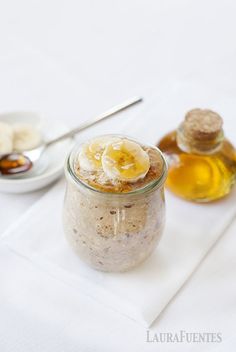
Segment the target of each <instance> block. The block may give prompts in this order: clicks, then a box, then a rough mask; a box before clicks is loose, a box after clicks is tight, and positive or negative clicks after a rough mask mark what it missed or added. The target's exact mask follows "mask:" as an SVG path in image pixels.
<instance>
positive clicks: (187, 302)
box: [0, 0, 236, 352]
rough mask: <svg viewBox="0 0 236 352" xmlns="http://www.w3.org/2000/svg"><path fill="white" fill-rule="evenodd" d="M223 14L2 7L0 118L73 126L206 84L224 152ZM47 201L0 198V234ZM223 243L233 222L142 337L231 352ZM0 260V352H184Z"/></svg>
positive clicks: (152, 1) (229, 89) (83, 5)
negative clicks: (34, 117)
mask: <svg viewBox="0 0 236 352" xmlns="http://www.w3.org/2000/svg"><path fill="white" fill-rule="evenodd" d="M235 11H236V3H235V2H234V1H233V0H231V1H229V0H224V1H223V0H221V1H219V0H214V1H213V0H211V1H210V0H204V1H203V0H199V1H191V2H190V1H187V0H178V1H174V0H167V1H161V0H146V1H144V0H136V1H134V0H120V1H119V2H118V1H116V2H114V1H108V0H100V1H99V2H98V1H97V2H95V1H92V0H89V1H86V2H85V1H84V2H78V1H76V0H67V1H66V0H57V1H55V0H51V1H42V0H41V1H39V0H35V1H30V0H22V1H20V2H19V1H16V0H10V1H8V2H2V3H1V4H0V43H1V56H0V77H1V79H0V93H1V99H0V111H1V112H4V111H12V110H33V111H39V112H41V113H42V115H43V116H46V117H47V118H51V119H59V120H62V121H65V122H66V123H67V124H68V125H70V126H75V125H77V124H78V123H79V122H82V121H84V120H86V118H88V117H90V116H93V115H94V114H96V113H98V112H101V111H103V110H104V109H106V108H108V107H110V106H112V105H113V104H116V103H119V102H121V101H122V100H124V99H126V98H128V97H131V96H134V95H142V96H144V97H147V98H148V97H150V96H152V97H157V99H158V97H159V96H161V95H163V87H165V89H167V90H168V88H166V87H168V86H169V87H173V86H175V88H176V85H178V84H179V83H181V82H185V83H186V84H190V85H191V86H194V85H195V83H196V85H197V86H198V87H199V86H200V87H201V86H202V87H205V85H206V82H207V87H208V88H207V89H208V93H209V94H211V91H214V92H215V91H216V92H217V95H218V96H220V95H221V92H222V94H224V96H225V97H229V99H230V102H231V105H230V109H231V110H230V112H229V114H231V118H229V119H228V120H230V123H231V124H230V126H227V133H228V135H229V137H230V138H231V139H232V140H233V141H234V143H235V142H236V141H235V135H236V133H235V132H236V122H234V119H233V118H232V115H233V114H234V113H235V112H236V108H235V106H236V104H235V106H233V104H232V102H234V98H235V97H234V94H235V88H236V66H235V59H236V55H235V54H236V41H235V31H236V22H235ZM61 82H63V84H61ZM172 108H173V110H174V109H175V107H172ZM233 108H234V110H232V109H233ZM164 123H165V122H164V121H163V122H162V124H164ZM111 128H112V124H111ZM129 134H132V131H130V133H129ZM47 190H48V189H47V188H46V189H43V190H41V191H37V192H33V193H30V194H24V195H10V194H1V197H0V214H1V221H0V234H2V233H3V232H4V230H6V229H7V228H8V226H9V225H11V224H12V223H14V222H15V221H17V219H18V218H19V217H20V216H21V215H22V214H23V213H24V212H25V211H26V210H27V209H28V208H29V207H30V206H31V205H32V204H33V203H34V202H36V201H37V200H38V199H39V198H40V197H41V196H42V195H43V194H44V193H45V192H47ZM235 231H236V222H234V223H233V224H232V225H231V226H230V228H229V229H228V230H227V232H226V233H225V235H224V236H223V237H222V238H221V239H220V241H218V243H217V244H216V245H215V246H214V248H213V249H212V250H211V251H210V253H209V254H208V256H207V257H206V259H205V260H204V261H203V262H202V263H201V265H200V267H199V268H198V270H197V271H196V272H195V273H194V275H193V276H192V277H191V279H189V280H188V281H187V283H186V284H185V286H184V287H183V288H182V289H181V291H180V292H179V293H178V294H177V295H176V297H175V298H174V299H173V300H172V301H171V302H170V304H169V305H168V307H167V308H166V309H165V310H164V311H163V313H162V314H161V316H160V317H159V318H158V319H157V320H156V321H155V323H154V324H153V326H152V327H151V329H150V334H152V335H154V334H155V332H159V333H160V332H170V333H172V334H174V333H178V332H179V331H180V330H185V331H187V332H203V331H205V332H220V333H222V338H223V341H222V343H218V344H217V343H208V344H197V343H194V344H191V350H192V351H233V350H234V349H235V347H236V334H235V325H236V298H235V297H236V281H235V273H236V260H235V251H234V248H235V244H236V239H235ZM0 252H1V255H0V261H1V265H0V278H1V282H2V283H3V284H2V288H3V289H1V291H0V302H1V303H0V307H1V308H0V312H1V314H0V331H1V335H2V336H1V337H0V349H1V351H4V352H5V351H7V352H8V351H24V352H27V351H67V352H70V351H111V350H112V351H120V350H121V349H122V348H123V349H125V350H127V348H128V347H127V346H129V348H128V350H129V351H157V350H158V351H185V350H186V351H189V347H190V346H189V344H186V343H179V344H178V343H155V342H153V343H152V342H147V341H146V340H147V329H145V328H143V327H141V326H139V325H138V324H137V323H135V322H133V321H131V320H129V319H128V318H125V317H123V316H121V315H119V314H118V313H114V312H112V311H110V310H109V309H107V310H106V309H105V308H104V307H100V306H99V305H98V304H97V303H96V302H93V301H91V300H90V299H89V298H87V297H82V298H81V297H80V298H79V299H76V292H74V290H73V289H72V288H70V287H67V286H66V285H63V284H62V283H60V282H56V281H55V280H53V279H52V278H50V277H48V276H47V274H44V273H43V272H41V271H40V270H38V269H37V268H35V267H33V266H32V264H31V263H29V262H27V261H25V260H24V259H23V258H20V257H19V256H17V255H16V254H14V253H12V252H10V251H9V250H8V249H7V248H6V247H4V246H0ZM57 293H58V294H57ZM29 302H30V304H29ZM71 302H76V305H75V306H74V305H72V303H71Z"/></svg>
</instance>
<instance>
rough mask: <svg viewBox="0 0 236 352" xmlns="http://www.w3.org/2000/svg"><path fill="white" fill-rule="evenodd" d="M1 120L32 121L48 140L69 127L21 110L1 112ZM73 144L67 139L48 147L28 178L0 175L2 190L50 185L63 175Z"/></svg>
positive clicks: (24, 189)
mask: <svg viewBox="0 0 236 352" xmlns="http://www.w3.org/2000/svg"><path fill="white" fill-rule="evenodd" d="M0 121H5V122H7V123H15V122H24V123H31V124H33V125H35V126H36V127H38V128H39V129H40V130H41V132H42V135H43V139H44V140H46V141H47V140H51V139H53V138H55V137H57V136H59V135H61V134H63V133H65V132H67V131H68V127H66V126H65V125H64V124H63V123H61V122H58V121H53V120H52V121H50V120H46V119H43V118H41V117H40V115H38V114H37V113H34V112H23V111H19V112H12V113H6V114H0ZM72 146H73V141H72V140H71V139H67V140H64V141H61V142H58V143H57V144H55V145H52V146H50V147H48V148H47V149H46V151H45V152H44V154H43V155H42V157H41V158H40V161H39V162H38V163H37V167H35V168H34V169H33V171H32V172H30V174H29V176H28V177H27V178H19V179H16V178H5V177H4V176H0V192H6V193H25V192H30V191H35V190H37V189H40V188H43V187H45V186H47V185H49V184H50V183H52V182H53V181H55V180H56V179H57V178H59V177H60V176H61V174H62V172H63V167H64V162H65V158H66V155H67V154H68V153H69V151H70V149H71V148H72Z"/></svg>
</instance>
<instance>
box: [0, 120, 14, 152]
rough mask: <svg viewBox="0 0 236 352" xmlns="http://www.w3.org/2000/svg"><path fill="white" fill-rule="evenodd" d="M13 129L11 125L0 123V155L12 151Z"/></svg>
mask: <svg viewBox="0 0 236 352" xmlns="http://www.w3.org/2000/svg"><path fill="white" fill-rule="evenodd" d="M12 138H13V129H12V127H11V125H9V124H8V123H5V122H0V154H8V153H11V152H12V150H13V142H12Z"/></svg>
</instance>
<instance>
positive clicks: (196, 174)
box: [158, 109, 236, 202]
mask: <svg viewBox="0 0 236 352" xmlns="http://www.w3.org/2000/svg"><path fill="white" fill-rule="evenodd" d="M158 147H159V148H160V149H161V150H162V151H163V152H164V154H165V156H166V158H167V161H168V164H169V172H168V177H167V181H166V186H167V187H168V188H169V189H170V191H172V192H173V193H174V194H176V195H177V196H179V197H182V198H185V199H187V200H191V201H196V202H210V201H213V200H216V199H219V198H222V197H224V196H226V195H227V194H228V193H229V192H230V191H231V189H232V187H233V184H234V183H235V180H236V151H235V149H234V147H233V145H232V144H231V143H230V142H229V141H228V140H227V139H226V138H224V134H223V130H222V120H221V118H220V117H219V115H218V114H216V113H214V112H212V111H210V110H201V109H194V110H192V111H190V112H189V113H188V114H187V115H186V118H185V121H184V122H183V123H182V124H181V125H180V127H179V128H178V129H177V130H175V131H172V132H170V133H168V134H167V135H166V136H164V137H163V138H162V139H161V141H160V142H159V143H158Z"/></svg>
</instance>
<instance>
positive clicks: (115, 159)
mask: <svg viewBox="0 0 236 352" xmlns="http://www.w3.org/2000/svg"><path fill="white" fill-rule="evenodd" d="M102 167H103V170H104V172H105V173H106V175H107V176H108V177H109V178H111V179H116V180H120V181H126V182H136V181H138V180H139V179H142V178H144V177H145V175H146V174H147V172H148V170H149V168H150V161H149V156H148V154H147V153H146V152H145V151H144V150H143V149H142V147H141V146H140V145H139V144H137V143H135V142H133V141H130V140H128V139H120V140H119V141H115V142H111V143H109V144H107V146H106V148H105V150H104V152H103V155H102Z"/></svg>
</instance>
